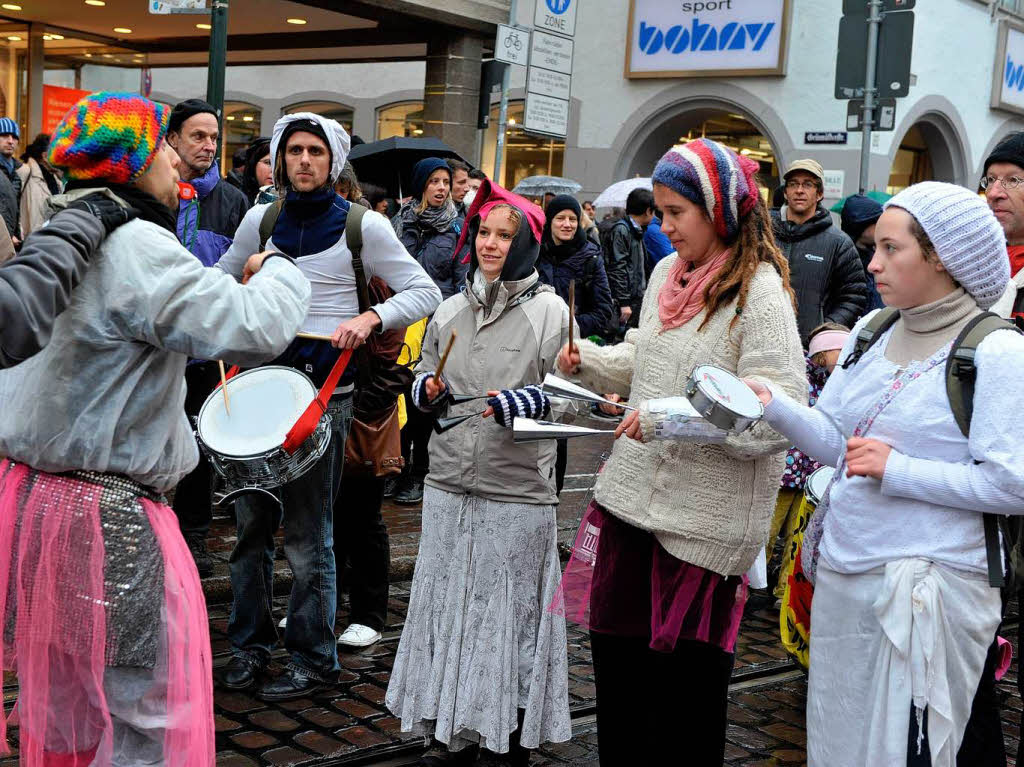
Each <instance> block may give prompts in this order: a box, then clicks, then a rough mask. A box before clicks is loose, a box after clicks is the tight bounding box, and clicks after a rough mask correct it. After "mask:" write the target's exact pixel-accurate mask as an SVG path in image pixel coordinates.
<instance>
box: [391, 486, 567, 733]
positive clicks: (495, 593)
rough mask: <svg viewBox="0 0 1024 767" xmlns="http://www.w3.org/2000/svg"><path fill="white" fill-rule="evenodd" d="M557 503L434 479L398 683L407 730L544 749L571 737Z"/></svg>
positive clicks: (394, 682)
mask: <svg viewBox="0 0 1024 767" xmlns="http://www.w3.org/2000/svg"><path fill="white" fill-rule="evenodd" d="M560 578H561V567H560V564H559V560H558V548H557V525H556V522H555V508H554V507H553V506H538V505H533V504H525V503H500V502H497V501H488V500H486V499H483V498H478V497H476V496H472V495H459V494H454V493H448V492H445V491H443V490H438V489H437V488H434V487H431V486H430V485H427V486H426V488H425V489H424V494H423V530H422V533H421V536H420V549H419V555H418V556H417V558H416V572H415V575H414V576H413V582H412V593H411V595H410V599H409V611H408V615H407V617H406V621H405V628H404V629H403V630H402V639H401V643H400V644H399V646H398V654H397V656H396V657H395V665H394V669H393V670H392V674H391V682H390V684H389V685H388V692H387V705H388V708H390V709H391V711H392V712H393V713H394V714H395V716H397V717H399V718H400V719H401V722H402V730H403V731H404V732H410V731H411V732H420V733H427V734H433V735H434V737H435V738H437V740H439V741H441V742H442V743H445V744H447V745H448V747H449V748H450V749H451V750H453V751H458V750H461V749H462V748H464V747H465V746H467V745H469V744H471V743H479V744H480V745H481V746H483V747H485V748H488V749H490V750H491V751H495V752H498V753H505V752H507V751H508V747H509V735H510V734H511V733H512V732H514V731H515V729H516V726H517V709H523V710H524V719H523V729H522V733H521V736H520V743H521V744H522V745H523V746H524V747H525V748H536V747H537V746H539V745H540V744H541V743H545V742H556V743H559V742H563V741H567V740H569V738H570V737H571V736H572V732H571V727H570V721H569V691H568V656H567V650H566V641H565V619H564V618H562V617H560V616H558V615H554V614H552V613H550V612H548V610H547V607H548V605H549V604H551V600H552V599H553V598H554V596H555V593H556V591H557V589H558V585H559V581H560Z"/></svg>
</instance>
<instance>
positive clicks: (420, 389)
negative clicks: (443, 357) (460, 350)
mask: <svg viewBox="0 0 1024 767" xmlns="http://www.w3.org/2000/svg"><path fill="white" fill-rule="evenodd" d="M433 377H434V371H433V370H431V371H429V372H426V373H420V374H419V375H418V376H416V380H415V381H413V382H412V404H414V405H415V406H416V407H417V408H419V409H420V410H422V411H423V412H424V413H432V412H434V411H435V410H440V409H441V408H442V407H444V406H445V405H447V404H448V395H449V394H450V393H451V390H452V385H451V384H450V383H448V379H447V378H446V377H445V375H444V373H442V374H441V381H442V382H443V383H444V391H443V392H441V393H440V394H438V395H437V397H436V398H434V399H432V400H431V399H429V398H428V397H427V379H428V378H433Z"/></svg>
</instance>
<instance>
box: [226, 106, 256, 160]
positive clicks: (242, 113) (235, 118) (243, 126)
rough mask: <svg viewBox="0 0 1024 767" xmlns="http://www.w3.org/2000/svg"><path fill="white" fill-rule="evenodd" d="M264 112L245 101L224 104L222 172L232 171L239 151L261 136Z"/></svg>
mask: <svg viewBox="0 0 1024 767" xmlns="http://www.w3.org/2000/svg"><path fill="white" fill-rule="evenodd" d="M262 118H263V110H262V109H260V108H259V107H258V106H254V105H252V104H246V103H245V102H244V101H225V102H224V138H223V150H222V152H221V170H222V172H223V173H227V172H228V171H229V170H231V158H232V157H234V155H235V152H236V151H237V150H239V149H242V148H244V147H247V146H249V144H250V143H252V141H253V139H255V138H256V137H257V136H259V135H260V120H261V119H262Z"/></svg>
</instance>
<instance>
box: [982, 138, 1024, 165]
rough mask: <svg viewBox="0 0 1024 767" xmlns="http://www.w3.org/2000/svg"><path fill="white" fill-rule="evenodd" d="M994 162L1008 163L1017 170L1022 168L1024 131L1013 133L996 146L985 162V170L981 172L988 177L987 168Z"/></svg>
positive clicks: (1023, 162) (1023, 161) (1023, 163)
mask: <svg viewBox="0 0 1024 767" xmlns="http://www.w3.org/2000/svg"><path fill="white" fill-rule="evenodd" d="M996 162H1010V163H1013V164H1014V165H1016V166H1017V167H1018V168H1024V131H1015V132H1014V133H1011V134H1010V135H1009V136H1007V137H1006V138H1004V139H1003V140H1002V141H1000V142H999V143H998V144H996V148H995V149H993V150H992V154H990V155H989V156H988V158H987V159H986V160H985V170H984V171H982V172H983V173H984V174H985V175H988V166H989V165H991V164H992V163H996Z"/></svg>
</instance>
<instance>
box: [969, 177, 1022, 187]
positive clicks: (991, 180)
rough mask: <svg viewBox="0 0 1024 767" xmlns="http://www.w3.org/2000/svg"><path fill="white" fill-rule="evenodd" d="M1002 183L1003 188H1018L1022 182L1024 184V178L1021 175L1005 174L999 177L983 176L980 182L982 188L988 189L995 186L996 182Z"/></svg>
mask: <svg viewBox="0 0 1024 767" xmlns="http://www.w3.org/2000/svg"><path fill="white" fill-rule="evenodd" d="M997 181H998V182H999V183H1000V184H1002V187H1003V189H1016V188H1017V187H1018V186H1020V185H1021V184H1024V178H1021V177H1020V176H1005V177H1004V178H999V176H982V178H981V181H980V182H979V184H980V186H981V188H982V189H988V188H989V187H990V186H994V185H995V183H996V182H997Z"/></svg>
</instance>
